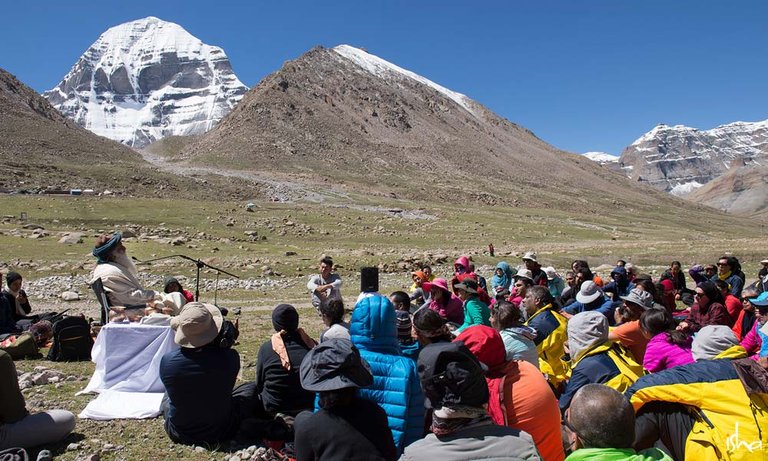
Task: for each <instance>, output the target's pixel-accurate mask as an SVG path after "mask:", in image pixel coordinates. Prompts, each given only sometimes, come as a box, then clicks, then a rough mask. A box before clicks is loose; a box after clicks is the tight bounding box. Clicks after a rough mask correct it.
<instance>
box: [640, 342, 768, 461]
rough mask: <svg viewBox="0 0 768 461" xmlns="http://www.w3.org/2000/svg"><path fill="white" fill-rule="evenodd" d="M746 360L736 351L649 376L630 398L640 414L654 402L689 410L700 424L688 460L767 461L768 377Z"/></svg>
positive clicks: (735, 348)
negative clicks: (678, 405) (666, 403)
mask: <svg viewBox="0 0 768 461" xmlns="http://www.w3.org/2000/svg"><path fill="white" fill-rule="evenodd" d="M746 356H747V353H746V351H745V350H744V348H742V347H741V346H733V347H731V348H730V349H728V350H726V351H725V352H723V353H722V354H720V355H718V356H717V357H716V358H715V359H714V360H700V361H698V362H694V363H691V364H688V365H682V366H678V367H674V368H670V369H668V370H664V371H661V372H659V373H653V374H650V375H647V376H644V377H642V378H640V379H639V380H638V381H637V382H636V383H635V384H634V385H633V386H632V387H630V388H629V390H628V391H627V393H626V395H627V397H629V399H630V402H632V405H633V406H634V408H635V411H637V410H639V409H640V408H642V406H643V405H644V404H646V403H649V402H653V401H661V402H675V403H681V404H684V405H687V406H689V408H690V411H691V413H692V414H693V415H694V418H695V420H696V422H695V423H694V425H693V429H692V430H691V432H690V434H689V435H688V438H687V440H686V444H685V459H686V460H691V461H694V460H695V461H703V460H730V461H741V460H744V461H747V460H750V461H751V460H768V372H766V371H765V370H763V369H762V368H761V367H760V366H759V365H758V364H757V363H756V362H754V361H752V360H751V359H747V358H745V357H746ZM740 375H741V376H742V377H743V378H744V380H742V378H740ZM761 382H762V383H765V384H762V385H761V384H760V383H761Z"/></svg>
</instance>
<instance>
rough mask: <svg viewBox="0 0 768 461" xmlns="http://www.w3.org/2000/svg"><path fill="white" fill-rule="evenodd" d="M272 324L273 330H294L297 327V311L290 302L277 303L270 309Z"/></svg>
mask: <svg viewBox="0 0 768 461" xmlns="http://www.w3.org/2000/svg"><path fill="white" fill-rule="evenodd" d="M272 326H273V327H274V328H275V331H281V330H285V331H287V332H289V333H290V332H293V331H296V329H297V328H299V313H298V312H296V308H295V307H293V306H291V305H290V304H278V305H277V307H275V309H274V310H273V311H272Z"/></svg>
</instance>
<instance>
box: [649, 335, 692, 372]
mask: <svg viewBox="0 0 768 461" xmlns="http://www.w3.org/2000/svg"><path fill="white" fill-rule="evenodd" d="M688 363H693V355H691V342H690V341H689V342H688V344H687V345H685V346H678V345H677V344H672V343H670V342H669V341H668V340H667V334H666V333H664V332H661V333H659V334H657V335H656V336H654V337H653V338H651V340H650V341H648V346H647V347H646V348H645V357H644V358H643V368H645V369H646V370H648V371H649V372H651V373H655V372H657V371H661V370H666V369H667V368H672V367H676V366H678V365H685V364H688Z"/></svg>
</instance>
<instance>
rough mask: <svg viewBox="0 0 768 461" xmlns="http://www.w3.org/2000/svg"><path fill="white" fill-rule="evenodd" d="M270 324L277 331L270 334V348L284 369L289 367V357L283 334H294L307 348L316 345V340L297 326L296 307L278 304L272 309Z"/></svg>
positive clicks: (297, 315)
mask: <svg viewBox="0 0 768 461" xmlns="http://www.w3.org/2000/svg"><path fill="white" fill-rule="evenodd" d="M272 326H273V327H274V328H275V331H276V332H277V333H275V334H273V335H272V338H270V341H271V342H272V350H273V351H275V353H276V354H277V355H278V357H280V364H281V365H282V366H283V368H285V369H286V370H290V369H291V359H290V357H289V356H288V349H286V347H285V336H287V335H296V336H298V339H299V341H301V342H302V343H304V345H305V346H307V348H309V349H312V348H313V347H315V346H316V345H317V341H315V340H314V339H312V338H310V337H309V335H308V334H307V333H305V332H304V329H302V328H299V313H298V312H296V308H295V307H293V306H291V305H290V304H278V305H277V307H275V309H274V310H273V311H272Z"/></svg>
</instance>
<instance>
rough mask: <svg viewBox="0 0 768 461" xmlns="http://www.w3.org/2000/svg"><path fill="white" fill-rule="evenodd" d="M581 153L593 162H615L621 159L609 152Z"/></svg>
mask: <svg viewBox="0 0 768 461" xmlns="http://www.w3.org/2000/svg"><path fill="white" fill-rule="evenodd" d="M581 155H583V156H584V157H587V158H588V159H590V160H592V161H593V162H597V163H600V164H603V163H613V162H618V161H619V157H617V156H615V155H611V154H609V153H607V152H585V153H584V154H581Z"/></svg>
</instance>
